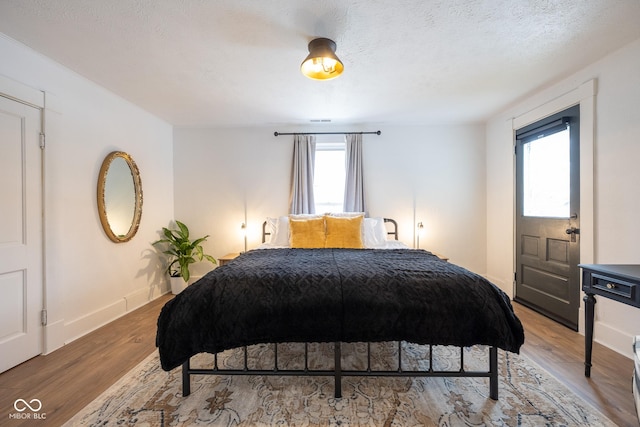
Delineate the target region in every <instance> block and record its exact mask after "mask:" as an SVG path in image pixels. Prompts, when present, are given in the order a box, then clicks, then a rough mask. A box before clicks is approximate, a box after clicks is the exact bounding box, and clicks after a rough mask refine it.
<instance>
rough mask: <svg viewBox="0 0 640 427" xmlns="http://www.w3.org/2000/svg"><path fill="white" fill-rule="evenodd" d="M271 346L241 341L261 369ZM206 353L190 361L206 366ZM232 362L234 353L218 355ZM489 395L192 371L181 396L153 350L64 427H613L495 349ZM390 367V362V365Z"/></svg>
mask: <svg viewBox="0 0 640 427" xmlns="http://www.w3.org/2000/svg"><path fill="white" fill-rule="evenodd" d="M429 351H430V350H429V347H428V346H418V345H413V344H406V343H403V344H402V349H401V352H402V368H403V369H415V368H416V367H418V366H419V367H420V368H421V369H424V368H428V366H429V359H430V358H429ZM463 351H464V368H465V369H466V370H486V369H487V366H488V351H487V348H486V347H482V346H479V347H472V348H466V349H464V350H463ZM397 352H398V348H397V344H396V345H394V344H392V343H380V344H373V345H372V355H373V356H372V361H371V362H370V363H371V366H372V369H381V368H383V369H397V363H398V362H397ZM459 352H460V349H458V348H453V347H434V349H433V357H432V359H433V364H434V369H436V370H445V369H446V370H458V369H459V368H460V367H459V364H460V358H459ZM273 353H274V350H273V345H256V346H251V347H249V350H248V366H249V367H250V368H256V369H270V367H272V366H273ZM303 359H304V346H303V345H301V344H281V345H279V346H278V368H279V369H293V368H299V367H301V366H304V365H303V363H304V362H303ZM342 360H343V362H342V363H343V369H359V368H363V367H366V363H367V357H366V345H364V344H343V347H342ZM213 363H214V362H213V357H212V356H211V355H206V354H202V355H198V356H196V357H194V358H192V367H210V366H212V364H213ZM217 363H218V366H220V367H235V368H241V367H242V366H243V363H244V354H243V352H242V351H241V350H231V351H227V352H225V353H223V354H221V355H219V356H218V361H217ZM498 363H499V371H500V380H499V393H500V396H499V400H498V401H494V400H492V399H490V398H489V396H488V394H489V380H488V379H486V378H449V377H447V378H388V377H343V380H342V393H343V397H342V398H340V399H336V398H334V395H333V378H331V377H269V376H217V375H216V376H201V375H197V376H193V377H192V379H191V395H189V396H187V397H183V396H182V383H181V381H182V380H181V370H180V369H174V370H173V371H171V372H165V371H163V370H162V369H161V368H160V365H159V359H158V355H157V353H154V354H152V355H150V356H149V357H148V358H147V359H146V360H144V361H143V362H142V363H140V364H139V365H138V366H137V367H136V368H134V369H133V370H132V371H131V372H129V373H128V374H127V375H126V376H125V377H124V378H122V379H121V380H120V381H118V382H117V383H116V384H114V385H113V386H112V387H111V388H110V389H108V390H107V391H106V392H105V393H103V394H102V395H101V396H100V397H99V398H97V399H96V400H95V401H94V402H92V403H91V404H89V405H88V406H87V407H86V408H84V409H83V410H82V411H81V412H80V413H78V414H77V415H76V416H74V417H73V418H72V419H71V420H69V421H68V422H67V424H66V425H68V426H120V425H134V426H200V425H208V426H270V425H299V426H316V425H332V426H349V425H366V426H446V427H454V426H474V427H475V426H615V424H613V423H612V422H611V421H610V420H608V419H607V418H606V417H605V416H604V415H602V414H601V413H599V412H598V411H597V410H595V409H594V408H593V407H591V406H590V405H588V404H587V403H586V402H584V401H582V400H580V398H578V397H577V396H576V395H575V394H573V393H572V392H571V391H569V390H568V389H567V388H566V387H565V386H563V385H562V384H560V383H559V382H558V381H557V380H555V379H554V378H553V377H552V376H551V375H550V374H548V373H547V372H546V371H544V370H543V369H542V368H540V367H539V366H537V365H535V364H534V363H533V362H532V361H530V360H529V359H528V358H526V357H524V356H522V355H515V354H512V353H506V352H504V351H501V350H500V351H499V352H498ZM332 364H333V345H332V344H310V345H309V367H310V368H314V369H329V368H332ZM394 367H395V368H394Z"/></svg>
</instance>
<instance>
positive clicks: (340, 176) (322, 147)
mask: <svg viewBox="0 0 640 427" xmlns="http://www.w3.org/2000/svg"><path fill="white" fill-rule="evenodd" d="M340 139H341V140H338V141H336V139H335V136H333V138H332V140H329V139H327V140H326V141H316V159H315V170H314V172H313V173H314V175H313V196H314V199H315V207H316V213H327V212H342V210H343V206H344V185H345V184H344V180H345V175H346V173H345V160H344V155H345V152H344V151H345V143H344V138H343V137H342V138H340Z"/></svg>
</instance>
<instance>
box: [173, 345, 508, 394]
mask: <svg viewBox="0 0 640 427" xmlns="http://www.w3.org/2000/svg"><path fill="white" fill-rule="evenodd" d="M274 346H275V348H274V366H273V369H271V370H269V369H250V368H249V367H248V363H247V359H248V356H247V347H244V367H243V368H242V369H226V368H220V367H218V357H217V354H216V355H214V366H213V368H210V369H192V368H191V364H190V360H187V361H186V362H184V363H183V365H182V394H183V396H188V395H189V394H191V375H265V376H332V377H334V396H335V397H336V398H341V397H342V377H345V376H366V377H486V378H489V397H491V399H493V400H498V349H497V348H496V347H490V348H489V370H488V371H467V370H465V369H464V351H463V350H464V349H463V348H460V369H459V370H457V371H453V370H452V371H439V370H434V369H433V351H432V350H433V346H431V345H430V346H429V369H428V370H405V369H403V368H402V343H401V342H398V361H397V362H398V365H397V369H396V370H374V369H371V344H370V343H368V344H367V368H366V369H364V370H343V369H342V362H341V361H342V354H341V345H340V343H339V342H337V343H335V344H334V369H309V366H308V344H306V343H305V345H304V368H302V369H279V368H278V344H274Z"/></svg>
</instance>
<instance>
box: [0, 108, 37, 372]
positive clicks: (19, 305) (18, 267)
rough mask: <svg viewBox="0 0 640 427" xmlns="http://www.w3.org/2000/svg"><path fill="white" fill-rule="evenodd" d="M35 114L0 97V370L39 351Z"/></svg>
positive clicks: (8, 367) (33, 109)
mask: <svg viewBox="0 0 640 427" xmlns="http://www.w3.org/2000/svg"><path fill="white" fill-rule="evenodd" d="M40 114H41V112H40V110H39V109H37V108H34V107H29V106H27V105H24V104H22V103H20V102H17V101H13V100H10V99H8V98H5V97H2V96H0V372H4V371H6V370H7V369H10V368H12V367H13V366H15V365H18V364H20V363H22V362H24V361H25V360H27V359H30V358H32V357H34V356H36V355H38V354H40V353H42V341H43V337H42V326H41V318H40V313H41V311H42V307H43V271H42V244H43V243H42V240H43V239H42V180H41V173H42V172H41V170H42V168H41V156H42V153H41V149H40V129H41V120H40Z"/></svg>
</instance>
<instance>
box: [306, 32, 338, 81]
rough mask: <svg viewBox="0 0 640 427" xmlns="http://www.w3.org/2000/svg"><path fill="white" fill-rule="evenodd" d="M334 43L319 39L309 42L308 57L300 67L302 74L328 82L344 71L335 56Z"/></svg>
mask: <svg viewBox="0 0 640 427" xmlns="http://www.w3.org/2000/svg"><path fill="white" fill-rule="evenodd" d="M335 52H336V43H335V42H334V41H333V40H329V39H325V38H319V39H313V40H311V41H310V42H309V55H308V56H307V57H306V59H305V60H304V61H302V64H301V65H300V71H302V74H304V75H305V76H307V77H309V78H310V79H314V80H330V79H334V78H336V77H338V76H339V75H340V74H342V71H343V70H344V65H343V64H342V61H340V59H338V57H337V56H336V53H335Z"/></svg>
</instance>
